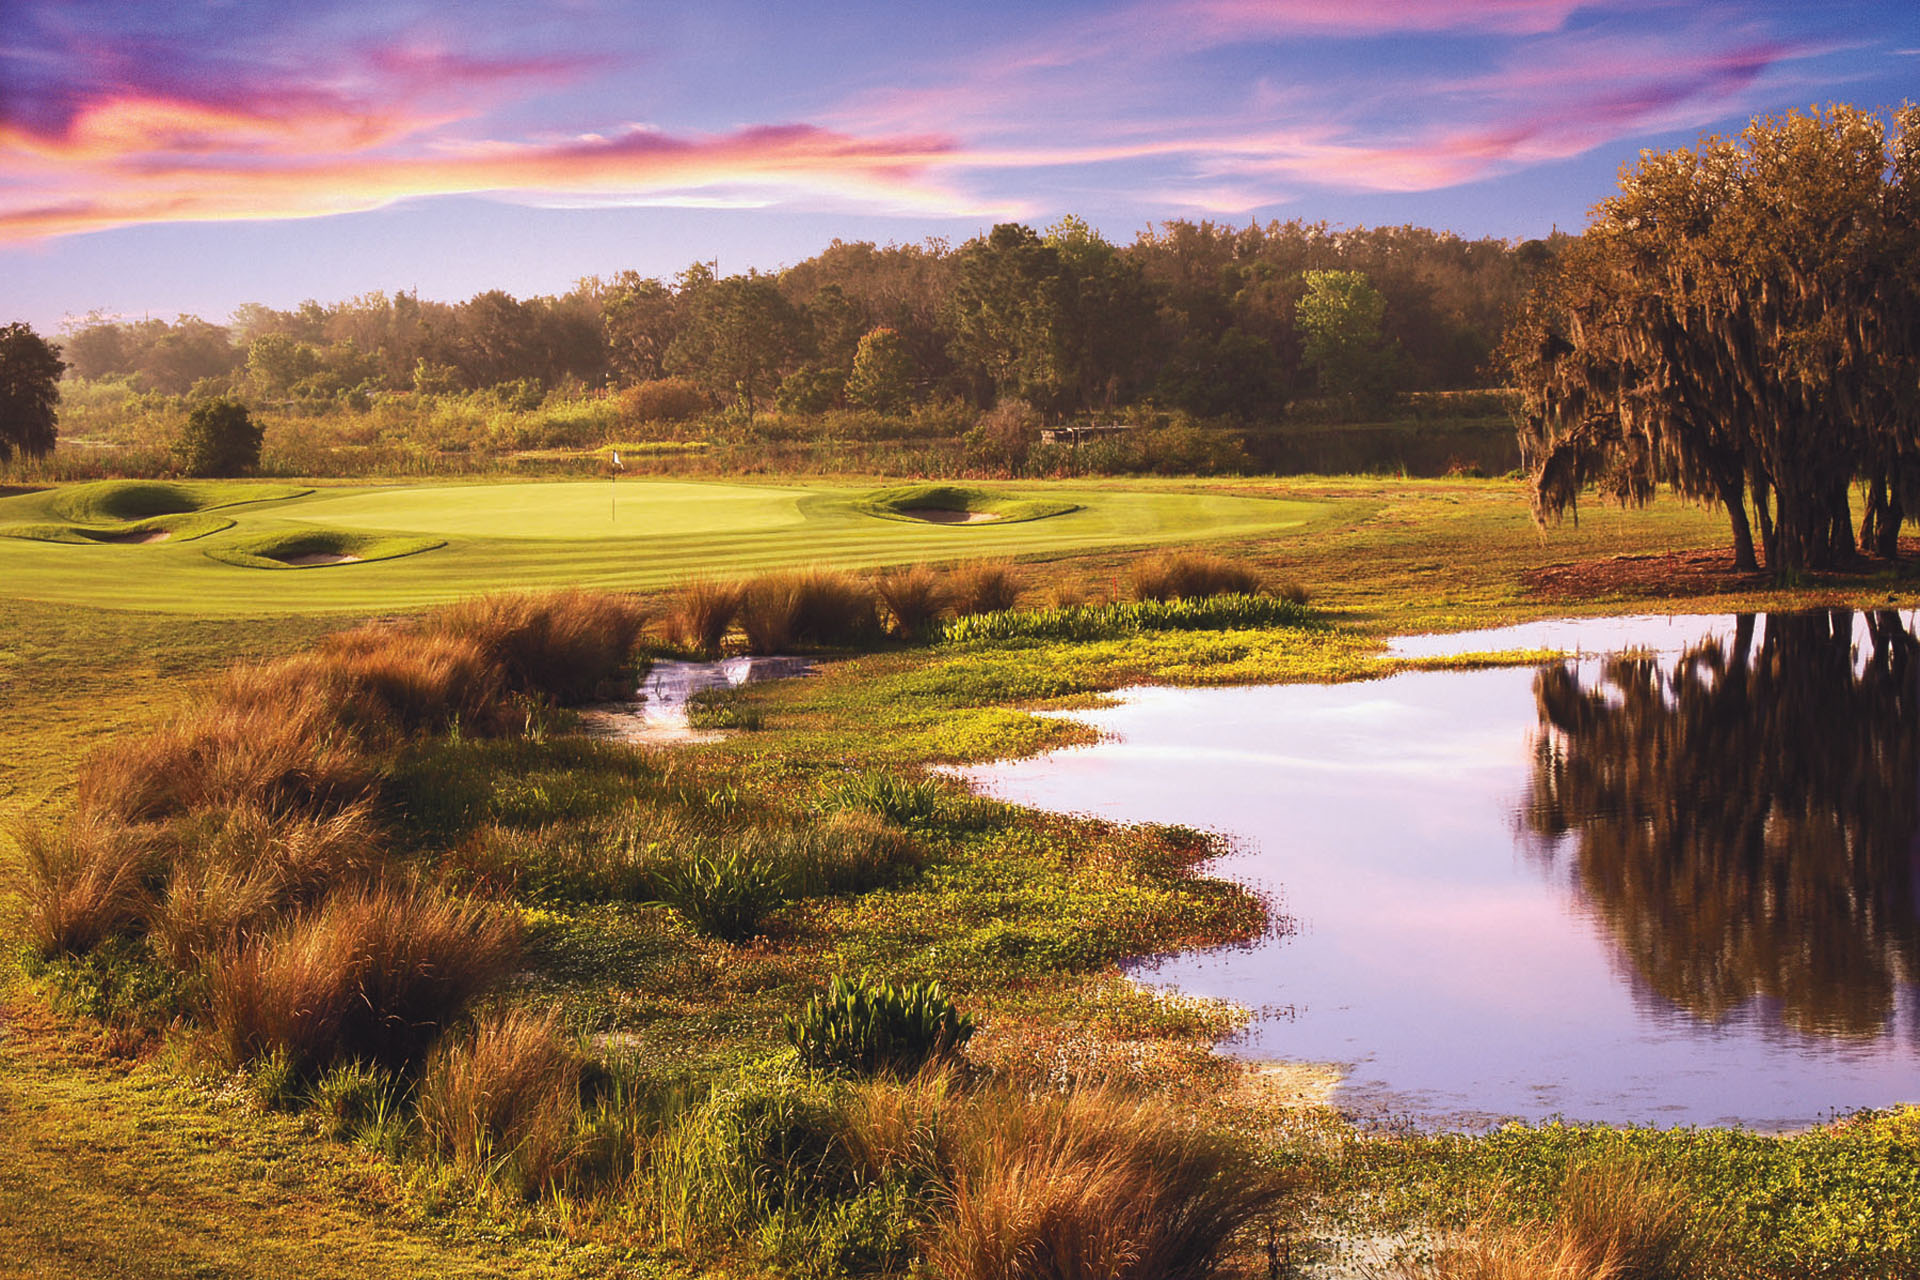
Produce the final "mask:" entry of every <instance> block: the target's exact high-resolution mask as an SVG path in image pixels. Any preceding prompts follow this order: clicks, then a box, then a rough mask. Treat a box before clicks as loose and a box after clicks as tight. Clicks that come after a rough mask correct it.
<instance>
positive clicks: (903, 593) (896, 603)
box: [873, 565, 947, 640]
mask: <svg viewBox="0 0 1920 1280" xmlns="http://www.w3.org/2000/svg"><path fill="white" fill-rule="evenodd" d="M873 589H874V592H875V593H876V594H877V595H878V596H879V597H880V603H881V604H882V605H884V606H885V607H886V611H887V617H888V618H889V620H890V621H891V623H892V626H893V633H894V634H895V635H897V636H899V637H900V638H901V639H903V640H917V639H920V638H922V637H924V636H925V635H926V634H927V633H928V632H929V631H930V630H931V629H932V627H933V625H934V624H935V623H936V622H938V621H939V620H940V615H941V614H942V613H944V612H945V611H946V608H947V586H946V584H945V583H943V582H941V581H940V578H939V576H938V575H936V574H935V573H934V572H933V570H931V569H929V568H927V567H926V566H925V565H914V566H913V567H912V568H908V569H895V570H893V571H892V572H889V573H883V574H881V575H880V576H879V577H877V578H875V579H874V581H873Z"/></svg>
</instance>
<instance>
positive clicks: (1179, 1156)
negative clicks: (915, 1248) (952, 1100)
mask: <svg viewBox="0 0 1920 1280" xmlns="http://www.w3.org/2000/svg"><path fill="white" fill-rule="evenodd" d="M949 1123H951V1124H954V1128H955V1134H954V1136H953V1137H952V1138H951V1139H950V1141H951V1142H952V1144H953V1148H952V1153H951V1155H950V1156H949V1157H948V1159H949V1160H950V1161H951V1167H950V1169H949V1171H948V1173H947V1176H946V1178H945V1179H944V1182H945V1186H944V1194H943V1195H942V1197H941V1208H940V1210H939V1212H938V1214H937V1215H936V1217H935V1219H934V1221H933V1223H932V1224H931V1225H930V1228H929V1230H928V1233H927V1237H926V1238H925V1239H924V1240H923V1242H922V1243H923V1248H924V1251H925V1256H926V1259H927V1261H928V1263H929V1265H930V1267H931V1269H932V1271H933V1272H934V1273H935V1274H937V1275H939V1276H941V1277H943V1280H1014V1278H1015V1277H1029V1276H1032V1277H1042V1276H1044V1277H1048V1278H1049V1280H1193V1278H1198V1277H1202V1276H1208V1275H1212V1274H1213V1273H1214V1271H1215V1270H1216V1268H1217V1265H1218V1264H1219V1262H1220V1261H1221V1259H1222V1256H1223V1254H1224V1253H1225V1252H1226V1250H1227V1249H1228V1247H1229V1246H1230V1244H1231V1242H1232V1240H1233V1238H1234V1237H1235V1235H1236V1234H1237V1233H1238V1232H1240V1231H1241V1230H1242V1229H1243V1228H1245V1227H1247V1226H1249V1225H1251V1224H1252V1223H1254V1222H1255V1221H1257V1220H1258V1219H1260V1218H1261V1217H1263V1216H1264V1215H1266V1214H1268V1213H1270V1212H1272V1211H1273V1210H1274V1209H1275V1208H1276V1207H1277V1206H1278V1205H1279V1203H1280V1202H1281V1199H1282V1197H1283V1196H1284V1194H1285V1190H1286V1188H1285V1185H1284V1184H1283V1182H1282V1181H1281V1180H1280V1179H1279V1178H1278V1177H1276V1176H1275V1175H1274V1174H1272V1173H1270V1172H1267V1171H1265V1170H1263V1169H1261V1168H1260V1167H1259V1166H1258V1165H1257V1164H1256V1163H1255V1162H1254V1161H1253V1159H1252V1157H1251V1156H1250V1155H1249V1154H1248V1152H1247V1151H1246V1150H1245V1149H1244V1148H1243V1147H1242V1146H1240V1145H1239V1144H1238V1143H1237V1142H1236V1141H1235V1140H1233V1139H1232V1138H1230V1137H1228V1136H1225V1135H1222V1134H1220V1133H1217V1132H1215V1131H1213V1130H1211V1129H1207V1128H1204V1127H1202V1126H1200V1125H1198V1124H1195V1123H1194V1122H1193V1121H1192V1120H1191V1119H1190V1118H1188V1117H1183V1116H1181V1115H1180V1114H1179V1113H1178V1112H1177V1110H1176V1109H1175V1108H1174V1107H1172V1106H1170V1105H1168V1104H1166V1103H1162V1102H1158V1101H1151V1100H1147V1099H1142V1098H1137V1097H1133V1096H1131V1095H1128V1094H1125V1093H1122V1092H1120V1091H1118V1090H1114V1089H1108V1088H1094V1089H1081V1090H1078V1091H1075V1092H1072V1093H1068V1094H1064V1095H1050V1096H1047V1095H1043V1096H1039V1097H1035V1096H1031V1095H1027V1094H1023V1093H1018V1092H1014V1091H1012V1090H1008V1089H1005V1088H990V1089H986V1090H983V1091H981V1092H980V1093H979V1094H978V1095H976V1096H975V1097H974V1098H973V1099H971V1100H970V1105H969V1108H968V1111H967V1114H966V1115H965V1118H964V1119H962V1120H960V1121H958V1122H957V1123H955V1122H954V1121H953V1120H951V1119H949Z"/></svg>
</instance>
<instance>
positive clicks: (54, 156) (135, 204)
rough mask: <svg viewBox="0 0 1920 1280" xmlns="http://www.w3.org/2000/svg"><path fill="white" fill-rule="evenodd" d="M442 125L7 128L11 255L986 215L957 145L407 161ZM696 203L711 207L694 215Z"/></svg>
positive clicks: (589, 144)
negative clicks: (397, 220)
mask: <svg viewBox="0 0 1920 1280" xmlns="http://www.w3.org/2000/svg"><path fill="white" fill-rule="evenodd" d="M438 123H440V121H439V120H437V119H435V118H433V117H424V116H423V117H409V116H404V115H400V114H397V113H396V114H394V115H391V116H387V117H382V118H368V117H361V118H345V119H343V118H340V117H337V116H333V115H330V114H327V113H315V114H304V113H282V114H278V115H263V114H260V113H247V112H240V111H233V110H223V109H214V108H208V107H202V106H198V105H193V104H178V103H167V102H163V101H159V100H155V99H151V98H128V99H117V100H112V101H107V102H101V103H95V104H92V105H90V106H89V107H88V108H87V109H86V110H85V111H83V112H82V113H80V114H79V115H78V116H76V117H75V119H74V121H73V123H72V125H71V126H70V127H69V128H68V129H67V130H66V132H65V133H64V135H63V136H61V137H59V138H56V139H49V138H46V137H41V136H36V135H32V134H27V133H24V132H22V131H19V130H13V129H8V128H5V127H4V126H0V171H3V172H5V173H7V174H8V175H9V177H10V179H11V181H10V182H9V184H8V185H7V186H6V187H0V241H5V240H13V241H18V240H27V239H38V238H43V237H48V236H58V235H69V234H73V233H76V232H83V231H96V230H102V229H105V228H109V227H116V226H125V225H129V224H132V223H139V222H153V221H214V220H223V219H248V218H299V217H314V216H320V215H325V214H335V213H346V212H354V211H361V210H367V209H374V208H378V207H380V206H382V205H386V204H390V203H392V202H394V201H397V200H402V199H408V198H412V197H419V196H435V195H459V194H478V193H530V192H538V193H547V194H578V195H592V196H600V197H620V196H626V197H632V198H636V199H645V198H649V197H659V196H661V195H663V194H666V193H673V192H688V191H692V192H697V191H700V190H702V189H707V188H712V187H716V186H729V187H738V186H749V187H756V188H766V189H774V190H779V191H781V192H784V193H787V194H789V195H794V194H799V195H810V196H814V197H822V196H824V197H829V198H846V199H852V200H858V201H860V202H862V203H863V204H866V205H869V206H872V205H879V206H883V207H888V208H894V209H901V210H923V211H938V212H953V211H956V210H967V211H970V212H977V211H979V206H978V204H977V202H974V201H969V200H967V199H964V198H962V197H960V196H958V195H956V194H955V193H953V192H952V191H950V190H947V189H946V188H944V187H942V186H941V185H940V184H939V183H937V182H936V181H934V180H933V178H932V177H931V176H930V175H931V174H932V172H933V171H934V170H935V168H936V167H937V166H938V165H939V164H941V163H942V162H943V161H944V160H946V159H948V158H950V156H951V154H952V152H953V144H952V143H951V142H950V141H948V140H946V139H943V138H940V137H936V136H909V137H894V138H860V137H854V136H850V135H847V134H841V133H834V132H830V131H828V130H825V129H820V128H816V127H813V126H809V125H784V126H770V127H758V128H749V129H742V130H739V131H736V132H734V133H730V134H725V135H719V136H707V137H691V138H688V137H672V136H669V135H666V134H663V133H659V132H657V131H654V130H650V129H644V128H638V127H631V128H628V129H626V130H623V131H622V132H621V133H619V134H617V135H615V136H613V137H588V138H581V139H575V140H569V141H565V142H560V143H551V144H526V143H477V144H464V145H463V144H456V143H451V142H443V143H441V144H440V145H438V146H436V147H431V148H424V149H423V148H421V147H419V146H417V145H416V146H415V147H413V148H411V149H410V151H409V152H408V153H405V154H400V153H396V152H395V151H393V150H392V149H390V148H388V147H387V145H386V144H390V143H393V142H395V141H400V140H406V139H410V138H412V139H417V138H418V137H419V136H420V135H422V134H424V133H426V132H427V131H429V130H430V129H431V128H432V127H433V126H434V125H436V124H438ZM695 202H697V201H695Z"/></svg>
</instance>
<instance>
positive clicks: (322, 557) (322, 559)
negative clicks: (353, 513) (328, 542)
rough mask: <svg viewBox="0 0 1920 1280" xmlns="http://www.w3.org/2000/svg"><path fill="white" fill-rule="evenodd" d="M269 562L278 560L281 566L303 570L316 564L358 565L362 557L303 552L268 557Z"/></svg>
mask: <svg viewBox="0 0 1920 1280" xmlns="http://www.w3.org/2000/svg"><path fill="white" fill-rule="evenodd" d="M267 558H268V559H269V560H278V561H279V562H280V563H281V564H290V565H292V566H293V567H294V568H296V569H305V568H308V567H310V566H312V565H316V564H359V563H360V562H361V560H363V559H365V557H364V556H354V555H347V554H346V553H345V552H340V551H303V552H301V553H300V554H299V555H297V556H268V557H267Z"/></svg>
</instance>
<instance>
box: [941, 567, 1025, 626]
mask: <svg viewBox="0 0 1920 1280" xmlns="http://www.w3.org/2000/svg"><path fill="white" fill-rule="evenodd" d="M947 589H948V591H950V592H951V593H952V597H953V611H954V612H955V613H957V614H959V615H960V616H961V617H963V618H964V617H968V616H970V615H972V614H976V613H997V612H999V611H1001V610H1003V609H1011V608H1013V607H1014V605H1016V604H1018V603H1019V601H1020V582H1019V579H1017V578H1015V577H1014V575H1013V569H1012V568H1011V567H1010V566H1008V565H1004V564H996V563H993V562H991V561H987V562H980V563H975V564H966V565H961V566H960V567H959V568H957V569H955V570H954V571H953V573H952V575H951V576H950V577H949V578H948V579H947Z"/></svg>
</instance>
